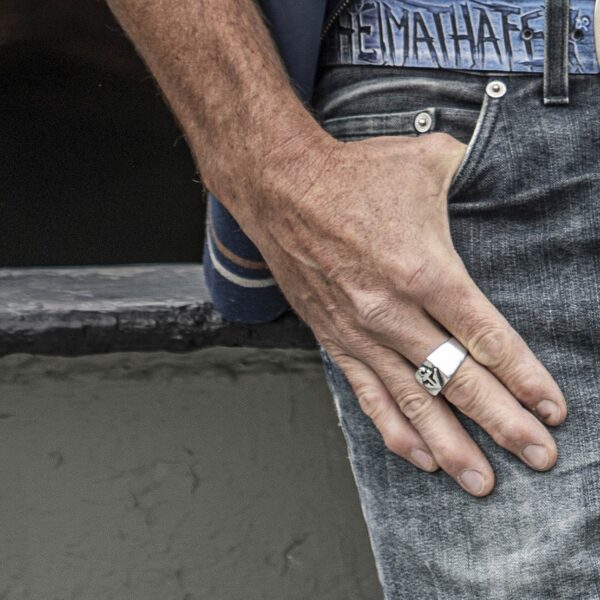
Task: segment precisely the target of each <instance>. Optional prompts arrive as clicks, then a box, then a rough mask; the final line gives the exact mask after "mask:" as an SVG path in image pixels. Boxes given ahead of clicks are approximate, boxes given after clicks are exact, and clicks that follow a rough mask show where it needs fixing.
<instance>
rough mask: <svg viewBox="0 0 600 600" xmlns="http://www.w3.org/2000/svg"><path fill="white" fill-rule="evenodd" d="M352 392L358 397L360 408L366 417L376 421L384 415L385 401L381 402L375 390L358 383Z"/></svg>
mask: <svg viewBox="0 0 600 600" xmlns="http://www.w3.org/2000/svg"><path fill="white" fill-rule="evenodd" d="M354 393H355V394H356V397H357V398H358V403H359V405H360V408H361V409H362V411H363V412H364V413H365V415H367V417H369V418H370V419H372V420H373V421H378V420H380V419H381V418H382V417H384V413H385V412H386V410H385V403H383V402H381V397H380V395H379V394H378V393H377V390H374V389H373V388H371V387H368V386H361V385H359V386H356V389H355V390H354Z"/></svg>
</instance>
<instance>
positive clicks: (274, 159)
mask: <svg viewBox="0 0 600 600" xmlns="http://www.w3.org/2000/svg"><path fill="white" fill-rule="evenodd" d="M299 108H300V110H297V111H294V112H293V113H292V114H290V113H288V114H287V115H285V114H284V113H283V112H281V111H279V112H277V113H276V115H274V117H273V118H272V119H271V120H270V121H269V122H268V123H263V124H262V125H261V126H259V127H255V128H254V131H252V132H251V131H249V130H247V129H246V130H245V131H243V133H242V135H240V132H239V131H238V132H235V133H234V134H232V136H231V139H230V140H228V141H227V148H226V150H225V151H224V152H223V153H222V154H221V156H220V157H219V156H218V155H217V156H213V160H212V161H210V162H211V164H209V165H207V164H206V161H199V162H200V164H201V165H202V167H203V168H202V176H203V179H204V182H205V184H206V186H207V187H208V189H209V190H210V191H211V192H213V193H214V194H215V195H216V196H217V197H218V198H219V200H220V201H221V202H222V203H223V204H224V206H225V207H226V208H227V209H228V211H229V212H230V213H231V214H232V215H233V217H234V218H235V219H236V221H238V223H239V224H240V225H241V227H242V229H244V231H245V232H246V233H247V234H248V235H249V236H250V237H251V238H253V239H255V238H256V237H259V236H260V235H261V230H262V229H263V228H264V227H265V226H267V225H268V224H269V223H271V222H272V221H273V219H274V218H276V216H277V214H278V213H281V212H282V211H285V210H286V208H289V207H290V205H293V204H294V203H296V202H297V201H300V200H301V199H302V198H303V197H304V196H305V195H306V194H307V192H308V190H310V188H311V187H312V186H313V184H314V182H315V181H316V180H317V179H318V177H319V176H320V175H321V173H322V171H323V169H324V166H325V165H326V163H327V160H328V158H329V156H330V155H331V154H332V152H333V151H334V150H335V149H336V148H337V147H338V146H339V145H340V144H341V143H340V142H338V141H337V140H335V138H333V137H332V136H331V135H329V134H328V133H327V132H326V131H325V130H324V129H323V128H322V127H321V126H320V125H319V123H317V121H316V120H315V119H313V117H312V116H311V115H310V113H309V112H308V111H307V110H306V109H305V108H304V107H303V106H301V105H300V106H299ZM240 138H243V139H240ZM255 241H256V240H255Z"/></svg>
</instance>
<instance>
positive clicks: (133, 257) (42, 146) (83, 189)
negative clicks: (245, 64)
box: [0, 0, 204, 266]
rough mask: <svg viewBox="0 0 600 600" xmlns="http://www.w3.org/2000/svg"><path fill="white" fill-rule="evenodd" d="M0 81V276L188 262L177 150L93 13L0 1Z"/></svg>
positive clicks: (191, 214) (93, 6)
mask: <svg viewBox="0 0 600 600" xmlns="http://www.w3.org/2000/svg"><path fill="white" fill-rule="evenodd" d="M0 81H1V82H2V87H1V88H0V114H1V118H0V152H1V154H2V158H1V160H0V182H1V185H0V216H1V218H0V266H34V265H86V264H118V263H145V262H190V261H192V262H195V261H200V259H201V253H202V243H203V216H204V200H203V189H202V186H201V184H200V182H199V178H198V175H197V172H196V169H195V167H194V163H193V161H192V158H191V156H190V152H189V149H188V147H187V145H186V143H185V140H184V139H183V136H182V134H181V131H180V130H179V128H178V125H177V123H176V121H175V119H174V118H173V116H172V115H171V113H170V110H169V108H168V106H167V104H166V101H165V100H164V98H163V97H162V95H161V93H160V90H159V89H158V87H157V85H156V84H155V82H154V81H153V79H152V77H151V76H150V75H149V73H148V72H147V70H146V68H145V66H144V64H143V63H142V62H141V60H140V59H139V58H138V57H137V55H136V53H135V50H134V49H133V47H132V45H131V44H130V43H129V41H128V40H127V38H126V37H125V35H124V33H123V32H122V31H121V30H120V28H119V26H118V24H117V23H116V22H115V19H114V18H113V17H112V15H111V13H110V11H109V9H108V8H107V6H106V5H105V4H104V3H103V2H99V1H97V0H75V1H74V0H9V1H4V2H2V4H1V5H0Z"/></svg>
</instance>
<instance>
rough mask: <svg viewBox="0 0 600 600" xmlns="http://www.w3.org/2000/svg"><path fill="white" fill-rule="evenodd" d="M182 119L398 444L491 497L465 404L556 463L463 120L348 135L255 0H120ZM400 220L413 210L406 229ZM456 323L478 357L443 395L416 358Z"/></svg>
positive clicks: (492, 430) (534, 463)
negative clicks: (490, 290)
mask: <svg viewBox="0 0 600 600" xmlns="http://www.w3.org/2000/svg"><path fill="white" fill-rule="evenodd" d="M109 5H110V6H111V8H112V9H113V11H114V12H115V14H116V15H117V18H119V20H120V21H121V23H122V25H123V27H124V28H125V30H126V31H127V33H128V34H129V35H130V37H131V38H132V40H133V41H134V43H135V44H136V46H137V48H138V51H139V52H140V54H141V55H142V57H143V58H144V60H145V61H146V62H147V64H148V66H149V68H150V70H151V71H152V73H153V74H154V75H155V77H156V79H157V81H158V83H159V84H160V86H161V88H162V90H163V91H164V93H165V96H166V98H167V99H168V101H169V102H170V104H171V106H172V108H173V111H174V112H175V114H176V115H177V117H178V118H179V120H180V122H181V125H182V127H183V129H184V131H185V133H186V136H187V139H188V142H189V144H190V147H191V148H192V151H193V152H194V154H195V157H196V160H197V164H198V166H199V168H200V171H201V175H202V177H203V179H204V181H205V183H206V185H207V186H208V188H209V189H210V190H211V191H212V192H214V193H215V194H216V195H217V196H218V198H219V199H220V200H221V201H222V202H223V203H224V205H225V206H226V208H227V209H228V210H229V211H230V212H231V213H232V214H233V216H234V217H235V218H236V220H237V221H238V222H239V223H240V225H241V226H242V228H243V229H244V231H245V232H246V233H247V234H248V236H249V237H250V238H251V239H252V240H253V241H254V243H255V244H256V245H257V247H258V248H259V250H260V251H261V253H262V254H263V256H264V258H265V260H266V261H267V264H268V265H269V267H270V268H271V270H272V272H273V275H274V277H275V279H276V280H277V282H278V283H279V285H280V287H281V289H282V291H283V292H284V294H285V295H286V297H287V299H288V300H289V302H290V304H291V305H292V307H293V308H294V309H295V310H296V312H297V313H298V315H299V316H300V317H301V318H302V319H303V320H305V321H306V322H307V323H308V325H309V326H310V327H311V328H312V330H313V331H314V333H315V336H316V337H317V339H318V340H319V341H320V343H321V344H323V346H324V347H325V348H326V349H327V351H328V352H329V353H330V354H331V355H332V357H333V358H334V360H335V361H336V362H337V363H338V364H339V366H340V367H341V368H342V369H343V371H344V373H345V374H346V376H347V377H348V379H349V381H350V383H351V384H352V387H353V389H354V391H355V393H356V395H357V397H358V400H359V402H360V405H361V407H362V409H363V410H364V411H365V413H366V414H367V415H369V417H371V418H372V419H373V421H374V423H375V425H376V426H377V427H378V429H379V431H380V432H381V434H382V436H383V439H384V441H385V443H386V445H387V447H388V448H389V449H390V450H391V451H393V452H395V453H396V454H398V455H399V456H401V457H403V458H405V459H406V460H409V461H410V462H412V463H413V464H415V465H416V466H418V467H420V468H422V469H423V470H425V471H434V470H436V469H437V468H439V467H441V468H442V469H443V470H444V471H446V472H447V473H448V474H449V475H450V476H451V477H452V478H453V479H454V480H455V481H457V482H458V483H459V484H460V485H462V487H463V488H464V489H465V490H466V491H467V492H469V493H471V494H473V495H474V496H484V495H486V494H489V493H490V492H491V491H492V489H493V487H494V473H493V470H492V467H491V465H490V464H489V462H488V461H487V459H486V457H485V456H484V455H483V453H482V452H481V450H480V449H479V448H478V447H477V445H476V444H475V442H474V441H473V440H472V439H471V438H470V437H469V436H468V435H467V433H466V432H465V430H464V429H463V428H462V426H461V425H460V423H459V421H458V419H457V418H456V417H455V415H454V414H453V412H452V411H451V409H450V407H449V404H448V403H452V404H454V405H455V406H456V407H457V408H458V409H459V410H460V411H462V412H463V413H464V414H466V415H468V416H469V417H471V418H472V419H474V420H475V421H476V422H477V423H478V424H479V425H480V426H481V427H483V428H484V429H485V430H486V431H487V432H488V433H489V434H490V435H491V436H492V437H493V439H494V440H495V441H496V442H497V443H498V444H499V445H500V446H502V447H504V448H506V449H507V450H508V451H510V452H513V453H514V454H515V455H517V456H518V457H520V458H521V460H523V461H524V462H525V463H526V464H528V465H529V466H530V467H532V468H534V469H538V470H547V469H550V468H551V467H552V466H553V465H554V464H555V462H556V459H557V448H556V444H555V442H554V439H553V438H552V436H551V435H550V433H549V431H548V430H547V428H546V426H545V425H544V423H545V424H546V425H557V424H559V423H561V422H562V421H563V420H564V419H565V417H566V413H567V407H566V403H565V399H564V397H563V395H562V393H561V391H560V389H559V388H558V386H557V384H556V383H555V381H554V380H553V378H552V377H551V376H550V374H549V373H548V371H547V370H546V369H545V368H544V366H543V365H542V364H541V363H540V362H539V361H538V360H537V358H536V357H535V356H534V355H533V353H532V352H531V351H530V350H529V348H528V347H527V346H526V344H525V342H524V341H523V340H522V338H521V337H520V336H519V335H518V333H517V332H516V331H514V330H513V329H512V328H511V327H510V325H509V324H508V322H507V321H506V319H505V318H504V317H503V316H502V315H501V314H500V313H499V312H498V311H497V310H496V309H495V308H494V306H493V305H492V304H491V303H490V302H489V301H488V300H487V298H485V296H484V295H483V294H482V292H481V291H480V290H479V289H478V288H477V286H476V285H475V283H474V282H473V281H472V279H471V278H470V277H469V274H468V273H467V271H466V269H465V267H464V265H463V263H462V261H461V259H460V257H459V256H458V254H457V253H456V251H455V249H454V247H453V244H452V239H451V236H450V228H449V223H448V211H447V192H448V188H449V185H450V182H451V180H452V176H453V175H454V173H455V172H456V170H457V169H458V166H459V164H460V162H461V160H462V158H463V155H464V151H465V145H464V144H462V143H461V142H459V141H458V140H456V139H454V138H452V137H451V136H449V135H446V134H442V133H430V134H427V135H424V136H420V137H403V136H395V137H393V136H389V137H379V138H372V139H369V140H364V141H359V142H348V143H343V142H338V141H336V140H334V139H333V138H332V137H331V136H329V135H328V134H327V133H325V132H324V131H323V130H322V129H321V128H320V126H319V125H318V124H317V123H316V121H315V120H314V119H313V118H312V117H311V115H310V114H309V112H308V111H307V110H306V108H305V107H304V106H302V104H301V103H300V101H299V100H298V99H297V97H296V96H295V94H294V92H293V90H292V88H291V86H290V85H289V83H288V81H287V79H286V77H285V73H284V70H283V68H282V66H281V63H280V61H279V58H278V56H277V52H276V50H275V48H274V46H273V43H272V41H271V39H270V37H269V34H268V32H267V30H266V28H265V26H264V24H263V22H262V18H261V16H260V14H259V12H258V10H257V8H256V6H255V5H254V3H253V2H251V1H250V0H177V1H176V2H172V1H171V0H152V1H147V0H144V1H142V0H110V1H109ZM398 224H402V226H401V227H399V226H398ZM450 335H453V336H454V337H456V338H457V339H458V340H459V341H460V342H461V343H462V344H463V345H464V346H465V347H466V348H467V349H468V350H469V352H470V356H469V357H467V359H466V360H465V361H464V363H463V364H462V365H461V367H460V368H459V369H458V371H457V373H456V374H455V376H454V377H453V378H452V379H451V381H450V383H449V384H448V385H447V386H446V388H444V397H442V396H438V397H435V398H434V397H432V396H430V395H429V394H428V393H427V392H426V391H425V390H423V389H422V388H421V387H420V386H419V385H418V383H417V382H416V381H415V378H414V369H415V365H419V364H421V363H422V362H423V360H424V359H425V357H426V356H427V355H428V354H429V353H430V352H431V351H432V350H433V349H434V348H436V347H437V346H439V345H440V344H441V343H443V342H444V341H445V340H446V339H447V338H448V337H449V336H450Z"/></svg>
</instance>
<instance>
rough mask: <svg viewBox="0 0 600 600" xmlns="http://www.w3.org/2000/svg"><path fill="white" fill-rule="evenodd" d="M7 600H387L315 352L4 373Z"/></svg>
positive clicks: (91, 363) (13, 363)
mask: <svg viewBox="0 0 600 600" xmlns="http://www.w3.org/2000/svg"><path fill="white" fill-rule="evenodd" d="M0 477H1V479H0V552H1V555H2V558H1V561H0V598H2V599H4V600H25V599H27V600H29V599H35V600H75V599H77V600H79V599H82V600H83V599H85V600H112V599H115V600H198V599H202V600H204V599H207V600H208V599H210V600H258V599H264V600H307V599H310V600H359V599H365V600H377V599H378V598H381V593H380V588H379V585H378V583H377V579H376V574H375V570H374V566H373V559H372V555H371V551H370V547H369V543H368V538H367V534H366V531H365V527H364V524H363V521H362V517H361V514H360V508H359V504H358V500H357V496H356V491H355V487H354V482H353V480H352V476H351V472H350V467H349V462H348V459H347V455H346V449H345V445H344V442H343V438H342V434H341V430H340V429H339V427H338V425H337V421H336V417H335V411H334V408H333V403H332V400H331V397H330V395H329V392H328V390H327V389H326V386H325V382H324V378H323V374H322V367H321V364H320V362H319V360H318V356H317V354H316V353H315V352H314V351H301V350H293V351H291V350H287V351H283V350H249V349H238V350H236V349H223V348H214V349H209V350H202V351H197V352H193V353H188V354H181V355H175V354H166V353H155V354H151V353H146V354H142V353H137V354H134V353H131V354H108V355H104V356H91V357H79V358H50V357H41V356H35V357H34V356H29V355H10V356H7V357H5V358H3V359H2V360H0Z"/></svg>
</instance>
